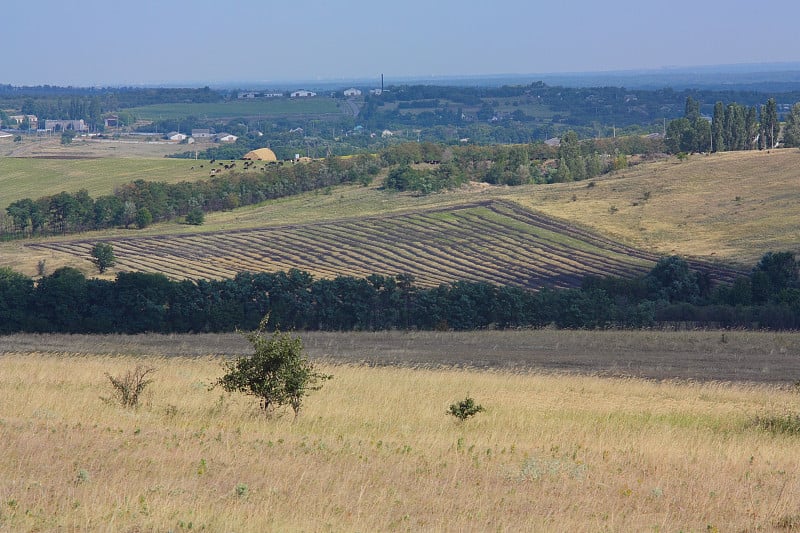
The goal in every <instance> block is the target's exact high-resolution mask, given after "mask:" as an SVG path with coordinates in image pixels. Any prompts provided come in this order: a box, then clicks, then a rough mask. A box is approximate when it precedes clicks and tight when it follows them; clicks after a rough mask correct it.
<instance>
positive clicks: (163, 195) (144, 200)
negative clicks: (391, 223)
mask: <svg viewBox="0 0 800 533" xmlns="http://www.w3.org/2000/svg"><path fill="white" fill-rule="evenodd" d="M378 170H379V164H378V160H377V159H376V158H375V157H372V156H367V155H364V156H356V157H353V158H347V159H345V158H329V159H327V160H319V161H312V162H309V163H303V164H286V165H283V164H280V165H278V164H271V165H267V166H266V167H264V170H263V171H261V172H235V171H234V172H230V173H227V174H223V175H219V176H217V177H214V178H211V179H208V180H201V181H198V182H194V183H193V182H181V183H175V184H168V183H165V182H152V181H144V180H136V181H134V182H131V183H128V184H126V185H123V186H121V187H118V188H117V190H116V191H115V192H114V193H113V194H111V195H106V196H100V197H98V198H96V199H93V198H92V197H91V196H89V193H88V192H87V191H86V190H80V191H78V192H77V193H74V194H71V193H68V192H61V193H59V194H56V195H54V196H47V197H42V198H39V199H36V200H32V199H30V198H24V199H22V200H17V201H15V202H13V203H11V204H10V205H9V206H8V207H7V208H6V213H7V215H8V217H9V219H10V222H11V224H12V227H6V228H4V230H3V231H4V232H5V233H7V234H16V235H20V236H30V235H42V234H66V233H74V232H80V231H87V230H96V229H105V228H110V227H121V226H124V227H130V226H131V225H133V224H135V225H136V226H137V227H139V228H143V227H146V226H148V225H149V224H151V223H152V222H160V221H166V220H172V219H175V218H177V217H185V216H187V215H188V214H190V213H195V214H196V213H197V211H198V210H199V211H201V212H208V211H221V210H228V209H234V208H236V207H239V206H243V205H251V204H255V203H259V202H263V201H264V200H268V199H272V198H279V197H284V196H289V195H292V194H298V193H301V192H304V191H309V190H315V189H320V188H324V187H328V186H331V185H337V184H341V183H349V182H355V181H363V180H369V179H371V176H374V175H375V174H376V173H377V172H378Z"/></svg>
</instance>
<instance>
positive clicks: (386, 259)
mask: <svg viewBox="0 0 800 533" xmlns="http://www.w3.org/2000/svg"><path fill="white" fill-rule="evenodd" d="M798 168H800V151H797V150H778V151H772V153H766V152H764V153H760V152H759V153H744V152H740V153H730V154H714V155H711V156H703V155H695V156H692V157H690V158H689V160H688V161H684V162H679V161H678V160H677V159H675V158H668V159H663V160H658V161H654V162H648V163H644V164H641V165H637V166H635V167H631V168H629V169H626V170H624V171H620V172H617V173H614V174H611V175H607V176H604V177H602V178H598V179H594V180H591V181H589V182H586V181H584V182H573V183H563V184H554V185H529V186H520V187H495V186H489V185H486V184H472V185H470V186H467V187H464V188H461V189H458V190H456V191H451V192H447V193H441V194H435V195H429V196H421V197H420V196H414V195H411V194H405V193H403V194H398V193H392V192H389V191H386V190H383V189H381V188H380V187H379V186H377V185H379V183H377V182H376V184H375V186H372V187H360V186H342V187H337V188H333V189H332V190H329V191H316V192H312V193H307V194H303V195H299V196H296V197H291V198H284V199H280V200H276V201H272V202H267V203H265V204H262V205H260V206H251V207H247V208H242V209H237V210H234V211H230V212H224V213H213V214H210V215H209V216H208V217H207V220H206V224H205V225H204V226H202V227H193V226H186V225H182V224H177V223H174V224H164V225H158V226H153V227H151V228H148V229H147V230H144V231H142V232H137V231H133V230H114V231H112V232H106V233H102V234H100V233H98V234H96V235H86V234H84V235H81V236H73V237H62V238H53V239H44V240H36V241H17V242H13V243H5V244H3V245H2V246H0V265H2V266H11V267H12V268H15V269H17V270H19V271H21V272H24V273H26V274H28V275H31V276H33V275H35V272H36V263H37V261H40V260H45V261H46V264H47V271H48V272H52V270H53V269H55V268H58V267H59V266H63V265H70V266H75V267H78V268H80V269H82V270H83V271H84V272H86V273H87V274H90V275H94V274H93V272H94V271H93V269H92V266H91V264H90V263H89V261H88V257H89V255H88V254H89V249H90V248H91V246H92V245H93V244H94V243H95V242H98V241H100V240H108V241H109V242H111V243H112V244H113V245H114V248H115V250H116V254H117V257H118V266H117V270H143V271H154V272H163V273H165V274H167V275H169V276H170V277H173V278H177V279H179V278H187V277H190V278H191V277H202V278H221V277H228V276H233V275H235V274H236V273H237V272H240V271H243V270H252V271H274V270H286V269H289V268H299V269H303V270H307V271H309V272H311V273H313V274H315V275H316V276H318V277H331V276H337V275H354V276H364V275H368V274H371V273H381V274H397V273H400V272H409V273H412V274H414V275H415V276H416V277H417V279H418V282H419V283H421V284H424V285H435V284H438V283H442V282H446V281H453V280H456V279H466V280H474V281H488V282H492V283H498V284H511V285H516V286H523V287H541V286H555V287H564V286H575V285H576V284H577V283H579V281H580V278H581V277H583V276H584V275H587V274H591V275H620V276H627V275H639V274H641V273H643V272H646V271H647V270H649V269H650V268H652V266H653V264H654V262H655V261H656V260H657V258H658V257H660V256H664V255H671V254H677V255H681V256H684V257H687V258H689V259H690V261H693V262H694V263H695V265H696V266H697V267H699V268H703V269H707V270H709V272H710V273H711V274H712V276H713V277H715V278H717V279H724V280H727V279H731V277H732V276H735V275H736V273H737V272H743V271H747V270H749V269H750V268H751V267H752V265H753V264H754V263H755V262H756V261H757V260H758V258H759V257H760V256H761V255H763V254H764V253H765V252H767V251H770V250H791V251H800V244H799V243H800V233H799V232H800V230H799V229H798V228H800V212H798V210H797V208H796V206H797V205H798V200H800V176H799V175H798V171H797V170H796V169H798ZM108 275H111V276H113V275H114V272H113V271H112V272H109V273H108Z"/></svg>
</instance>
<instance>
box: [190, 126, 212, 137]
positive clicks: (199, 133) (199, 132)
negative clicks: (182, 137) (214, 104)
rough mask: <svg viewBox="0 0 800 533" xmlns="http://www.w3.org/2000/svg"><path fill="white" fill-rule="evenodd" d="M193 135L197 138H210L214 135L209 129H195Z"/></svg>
mask: <svg viewBox="0 0 800 533" xmlns="http://www.w3.org/2000/svg"><path fill="white" fill-rule="evenodd" d="M192 137H194V138H195V139H210V138H211V137H213V135H212V134H211V130H209V129H202V128H201V129H193V130H192Z"/></svg>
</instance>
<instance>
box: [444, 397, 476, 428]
mask: <svg viewBox="0 0 800 533" xmlns="http://www.w3.org/2000/svg"><path fill="white" fill-rule="evenodd" d="M481 411H483V406H481V405H480V404H476V403H475V400H473V399H472V398H470V397H469V396H467V397H466V398H464V399H463V400H461V401H460V402H455V403H453V404H450V409H449V410H448V411H447V412H448V413H449V414H451V415H453V416H454V417H456V418H458V419H459V420H461V421H462V422H463V421H464V420H466V419H467V418H469V417H471V416H475V415H477V414H478V413H480V412H481Z"/></svg>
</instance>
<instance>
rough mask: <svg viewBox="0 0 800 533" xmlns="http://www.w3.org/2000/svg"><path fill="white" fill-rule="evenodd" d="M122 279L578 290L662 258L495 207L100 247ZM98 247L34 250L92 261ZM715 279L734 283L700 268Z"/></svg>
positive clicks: (718, 271) (726, 274) (81, 244)
mask: <svg viewBox="0 0 800 533" xmlns="http://www.w3.org/2000/svg"><path fill="white" fill-rule="evenodd" d="M101 240H102V241H104V242H109V243H110V244H112V245H113V247H114V253H115V255H116V257H117V269H118V270H122V271H142V272H160V273H163V274H165V275H167V276H168V277H170V278H173V279H187V278H189V279H201V278H202V279H221V278H231V277H234V276H235V275H236V274H237V273H239V272H245V271H249V272H274V271H280V270H289V269H291V268H297V269H300V270H305V271H307V272H310V273H312V274H314V275H315V276H317V277H336V276H355V277H364V276H368V275H370V274H382V275H395V274H399V273H410V274H412V275H414V277H415V278H416V280H417V283H418V284H420V285H423V286H434V285H439V284H442V283H448V282H452V281H456V280H467V281H482V282H489V283H494V284H498V285H514V286H520V287H527V288H532V289H537V288H541V287H576V286H578V285H579V284H580V282H581V279H582V278H583V277H585V276H587V275H594V276H623V277H629V276H638V275H642V274H644V273H646V272H647V271H649V270H650V269H651V268H652V267H653V265H654V264H655V262H656V261H657V260H658V257H656V256H653V255H651V254H648V253H645V252H642V251H639V250H635V249H632V248H628V247H625V246H623V245H620V244H619V243H616V242H614V241H611V240H608V239H605V238H603V237H602V236H599V235H596V234H592V233H590V232H588V231H585V230H581V229H580V228H576V227H573V226H571V225H569V224H566V223H564V222H560V221H557V220H554V219H552V218H549V217H546V216H543V215H540V214H537V213H534V212H531V211H528V210H525V209H523V208H520V207H519V206H517V205H516V204H512V203H508V202H502V201H487V202H481V203H470V204H465V205H460V206H451V207H446V208H440V209H431V210H426V211H417V212H413V213H408V214H402V215H391V216H377V217H363V218H356V219H347V220H340V221H335V222H325V223H314V224H298V225H287V226H281V227H268V228H260V229H246V230H230V231H219V232H213V233H200V234H197V233H193V234H184V235H164V236H150V237H121V238H111V239H101ZM96 242H98V240H89V239H80V240H72V241H62V242H52V243H36V244H29V245H28V246H30V247H31V248H39V249H41V248H45V249H49V250H53V251H58V252H63V253H68V254H72V255H75V256H79V257H83V258H87V257H89V254H90V250H91V248H92V246H93V245H94V244H95V243H96ZM699 266H700V268H703V269H706V270H708V271H709V272H710V274H711V275H712V277H713V278H716V279H723V280H730V279H731V278H732V277H733V276H734V275H735V274H736V273H735V272H733V271H729V270H726V269H722V268H715V267H711V266H709V265H699Z"/></svg>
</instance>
